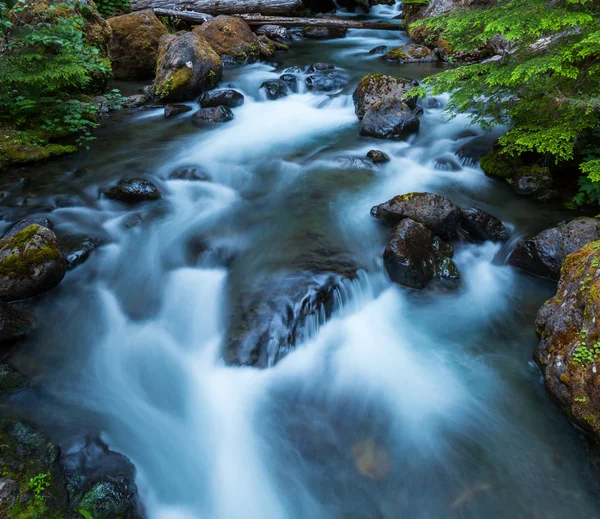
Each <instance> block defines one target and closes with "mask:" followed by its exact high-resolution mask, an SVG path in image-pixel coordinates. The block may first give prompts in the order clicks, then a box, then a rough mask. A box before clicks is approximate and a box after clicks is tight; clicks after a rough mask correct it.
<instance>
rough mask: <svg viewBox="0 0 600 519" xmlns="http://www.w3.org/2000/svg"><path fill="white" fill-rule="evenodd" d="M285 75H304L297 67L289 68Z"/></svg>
mask: <svg viewBox="0 0 600 519" xmlns="http://www.w3.org/2000/svg"><path fill="white" fill-rule="evenodd" d="M283 72H284V73H285V74H302V69H301V68H300V67H297V66H295V65H294V66H293V67H288V68H286V69H284V71H283Z"/></svg>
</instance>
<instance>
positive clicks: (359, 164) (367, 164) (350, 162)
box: [336, 157, 374, 173]
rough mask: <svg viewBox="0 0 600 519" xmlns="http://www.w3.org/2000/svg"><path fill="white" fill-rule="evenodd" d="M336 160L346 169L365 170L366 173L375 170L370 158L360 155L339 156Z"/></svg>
mask: <svg viewBox="0 0 600 519" xmlns="http://www.w3.org/2000/svg"><path fill="white" fill-rule="evenodd" d="M336 162H337V163H338V164H339V166H340V168H342V169H344V170H348V171H363V172H366V173H373V172H374V168H373V163H372V162H371V161H370V160H367V159H363V158H360V157H338V158H337V159H336Z"/></svg>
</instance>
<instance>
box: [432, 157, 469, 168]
mask: <svg viewBox="0 0 600 519" xmlns="http://www.w3.org/2000/svg"><path fill="white" fill-rule="evenodd" d="M433 167H434V168H435V169H437V170H439V171H460V170H461V169H462V168H461V167H460V164H458V162H456V161H455V160H452V159H448V158H446V157H440V158H438V159H435V161H434V164H433Z"/></svg>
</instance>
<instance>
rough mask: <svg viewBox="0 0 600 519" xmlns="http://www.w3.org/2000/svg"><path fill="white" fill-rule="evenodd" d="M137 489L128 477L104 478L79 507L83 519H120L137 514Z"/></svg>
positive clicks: (80, 502) (83, 498)
mask: <svg viewBox="0 0 600 519" xmlns="http://www.w3.org/2000/svg"><path fill="white" fill-rule="evenodd" d="M136 494H137V488H136V486H135V484H133V483H132V482H131V481H130V480H129V478H127V477H112V478H106V477H105V478H103V479H102V480H101V481H99V482H97V483H96V484H95V485H94V486H93V487H92V488H91V489H90V490H88V491H87V492H86V493H85V494H84V496H83V497H82V498H81V501H79V504H78V505H77V512H79V514H81V516H82V517H93V518H94V519H118V518H120V517H134V516H135V514H136Z"/></svg>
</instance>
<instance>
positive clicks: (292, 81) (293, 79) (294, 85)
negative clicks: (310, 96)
mask: <svg viewBox="0 0 600 519" xmlns="http://www.w3.org/2000/svg"><path fill="white" fill-rule="evenodd" d="M279 79H280V81H283V82H284V83H285V84H286V85H287V87H288V88H289V90H290V91H291V92H298V76H295V75H294V74H283V75H281V76H279Z"/></svg>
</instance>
